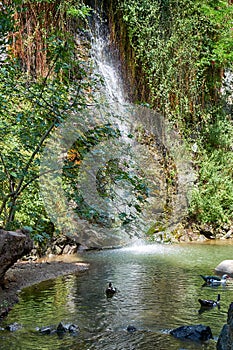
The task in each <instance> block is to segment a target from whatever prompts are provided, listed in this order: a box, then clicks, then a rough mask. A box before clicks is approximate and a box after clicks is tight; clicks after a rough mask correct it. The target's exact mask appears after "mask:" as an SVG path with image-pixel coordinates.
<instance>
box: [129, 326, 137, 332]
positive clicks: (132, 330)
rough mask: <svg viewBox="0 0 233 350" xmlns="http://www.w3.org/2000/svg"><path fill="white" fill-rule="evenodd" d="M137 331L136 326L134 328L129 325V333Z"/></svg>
mask: <svg viewBox="0 0 233 350" xmlns="http://www.w3.org/2000/svg"><path fill="white" fill-rule="evenodd" d="M136 330H137V328H136V327H134V326H132V325H129V326H128V327H127V332H129V333H133V332H136Z"/></svg>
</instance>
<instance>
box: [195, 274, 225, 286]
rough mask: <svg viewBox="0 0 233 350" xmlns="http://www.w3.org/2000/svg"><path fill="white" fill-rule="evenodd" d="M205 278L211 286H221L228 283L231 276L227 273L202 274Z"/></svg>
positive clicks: (206, 282)
mask: <svg viewBox="0 0 233 350" xmlns="http://www.w3.org/2000/svg"><path fill="white" fill-rule="evenodd" d="M200 276H201V277H202V278H203V280H204V281H205V284H208V285H211V286H220V285H224V284H226V281H227V278H229V276H228V275H227V274H225V275H223V276H222V277H218V276H203V275H200Z"/></svg>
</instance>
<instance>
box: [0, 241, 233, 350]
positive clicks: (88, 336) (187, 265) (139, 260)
mask: <svg viewBox="0 0 233 350" xmlns="http://www.w3.org/2000/svg"><path fill="white" fill-rule="evenodd" d="M232 249H233V247H232V246H231V245H225V246H220V245H205V244H202V245H198V244H195V245H177V246H176V245H159V244H158V245H154V244H153V245H148V246H143V245H135V246H133V247H127V248H123V249H118V250H113V251H102V252H95V253H84V254H83V255H82V259H83V260H84V261H86V262H89V263H90V269H89V271H87V272H85V273H82V274H80V275H78V276H75V275H70V276H67V277H64V278H58V279H56V280H51V281H47V282H43V283H41V284H39V285H37V286H33V287H31V288H27V289H25V290H24V291H23V292H22V293H21V297H20V303H19V304H17V305H16V306H15V308H14V309H13V311H12V312H11V313H10V314H9V315H8V318H7V319H6V320H5V321H4V325H6V324H9V323H13V322H18V323H20V324H22V325H23V328H22V329H21V330H19V331H17V332H14V333H10V332H7V331H1V332H0V344H1V349H3V350H5V349H6V350H11V349H12V350H13V349H14V350H15V349H24V350H27V349H28V350H29V349H30V350H31V349H40V350H47V349H53V350H56V349H69V350H72V349H82V350H87V349H95V350H104V349H106V350H111V349H114V350H122V349H132V350H133V349H139V350H150V349H159V350H168V349H171V350H177V349H180V350H181V349H203V348H205V349H208V350H209V349H211V350H212V349H215V348H216V339H217V337H218V335H219V333H220V330H221V328H222V326H223V324H224V323H225V322H226V318H227V310H228V306H229V304H230V302H231V301H232V295H233V293H232V292H233V280H232V282H231V281H230V282H229V283H228V285H227V286H226V287H215V288H212V287H202V282H203V281H202V279H201V277H200V276H199V275H200V274H213V272H214V271H213V270H214V267H216V266H217V265H218V264H219V262H221V261H222V260H225V259H231V258H232ZM79 260H80V257H79ZM109 281H112V282H113V284H114V286H115V287H117V288H118V289H119V292H118V293H117V294H116V295H114V296H113V298H106V295H105V288H106V286H107V284H108V282H109ZM218 293H220V294H221V301H220V309H218V308H214V309H212V310H208V311H206V312H203V313H199V312H198V311H199V309H200V304H199V303H198V298H201V299H214V300H215V299H216V297H217V294H218ZM60 321H64V322H65V323H70V322H72V323H75V324H78V325H79V327H80V334H79V335H78V336H75V337H74V336H72V335H68V334H66V335H65V336H64V337H63V338H62V339H60V338H59V337H58V336H57V335H56V334H53V335H44V336H42V335H39V334H38V332H37V331H36V327H42V326H47V325H53V324H54V325H57V324H58V323H59V322H60ZM200 323H202V324H204V325H209V326H210V327H211V329H212V332H213V335H214V337H215V340H214V341H211V342H210V343H209V344H208V345H200V344H195V343H187V342H180V341H178V340H176V339H174V338H173V337H172V336H171V335H169V330H171V329H173V328H176V327H179V326H181V325H188V324H200ZM128 325H134V326H135V327H136V328H137V332H134V333H128V332H127V331H126V328H127V326H128Z"/></svg>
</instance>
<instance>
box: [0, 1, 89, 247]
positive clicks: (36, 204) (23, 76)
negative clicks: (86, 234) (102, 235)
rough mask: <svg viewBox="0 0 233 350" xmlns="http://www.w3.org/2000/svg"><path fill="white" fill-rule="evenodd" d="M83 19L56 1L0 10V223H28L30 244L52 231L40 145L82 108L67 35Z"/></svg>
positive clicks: (81, 84)
mask: <svg viewBox="0 0 233 350" xmlns="http://www.w3.org/2000/svg"><path fill="white" fill-rule="evenodd" d="M87 14H88V8H87V7H85V6H81V5H80V6H76V7H75V6H74V4H73V3H72V2H66V3H63V2H60V1H55V2H52V1H51V2H40V1H29V2H26V3H25V2H24V1H22V2H21V1H10V2H3V5H2V9H1V14H0V16H1V17H0V30H1V39H2V40H1V44H2V46H1V49H2V58H3V60H2V64H1V67H0V82H1V83H0V109H1V120H0V222H1V225H2V226H3V227H5V228H7V229H13V228H19V227H22V226H29V227H30V230H33V236H34V239H35V240H38V241H43V239H44V238H46V237H47V234H48V233H51V232H53V225H52V224H51V222H50V219H49V218H47V216H46V212H45V209H44V205H43V202H42V199H41V198H40V195H39V184H38V178H39V165H40V155H41V152H42V151H43V147H44V143H45V141H46V139H47V138H48V137H49V136H50V134H51V132H52V131H53V130H54V129H55V128H56V127H58V126H59V125H60V124H61V123H62V122H63V121H64V120H65V119H66V118H67V116H69V115H70V114H71V113H73V112H74V111H76V110H80V109H82V108H83V107H84V106H86V104H87V96H88V93H84V92H87V91H88V89H89V88H90V83H89V82H88V80H87V79H86V74H87V71H86V69H85V60H84V58H83V57H82V56H83V55H82V48H79V47H77V45H76V42H75V37H74V35H73V33H72V32H71V28H74V26H76V27H77V28H79V27H80V26H84V23H85V21H84V20H85V17H86V15H87ZM74 20H75V23H74V24H73V25H72V26H71V22H72V21H74ZM83 22H84V23H83ZM6 53H7V57H6V56H5V54H6ZM77 57H80V59H79V60H77Z"/></svg>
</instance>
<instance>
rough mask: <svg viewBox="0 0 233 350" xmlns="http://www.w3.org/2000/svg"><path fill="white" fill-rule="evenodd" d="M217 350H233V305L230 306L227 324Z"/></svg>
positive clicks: (221, 334)
mask: <svg viewBox="0 0 233 350" xmlns="http://www.w3.org/2000/svg"><path fill="white" fill-rule="evenodd" d="M216 349H217V350H233V303H231V304H230V306H229V309H228V314H227V324H225V325H224V326H223V328H222V330H221V333H220V335H219V338H218V342H217V347H216Z"/></svg>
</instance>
